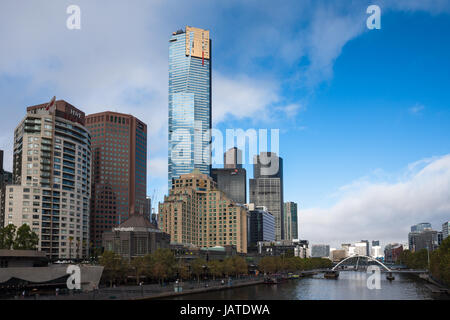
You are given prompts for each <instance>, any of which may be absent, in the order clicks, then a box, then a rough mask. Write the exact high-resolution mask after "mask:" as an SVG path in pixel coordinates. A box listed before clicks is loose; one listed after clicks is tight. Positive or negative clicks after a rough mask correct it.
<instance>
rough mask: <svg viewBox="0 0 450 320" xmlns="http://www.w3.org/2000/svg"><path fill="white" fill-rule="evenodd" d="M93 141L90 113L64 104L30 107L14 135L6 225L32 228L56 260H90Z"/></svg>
mask: <svg viewBox="0 0 450 320" xmlns="http://www.w3.org/2000/svg"><path fill="white" fill-rule="evenodd" d="M90 188H91V137H90V134H89V132H88V130H87V129H86V127H85V114H84V112H82V111H81V110H79V109H77V108H76V107H74V106H73V105H71V104H69V103H68V102H66V101H64V100H59V101H54V100H52V102H51V103H49V104H41V105H36V106H32V107H28V108H27V114H26V116H25V118H24V119H23V120H22V121H21V122H20V124H19V125H18V126H17V128H16V129H15V131H14V163H13V184H12V185H7V186H6V188H5V221H4V224H5V225H8V224H14V225H15V226H16V227H20V226H21V225H23V224H28V225H29V226H30V228H31V229H32V230H33V231H34V232H35V233H37V234H38V236H39V244H38V250H40V251H43V252H45V254H46V255H47V256H48V257H49V258H50V259H52V260H56V259H65V258H69V259H76V258H84V257H87V256H88V245H89V201H90V196H91V190H90Z"/></svg>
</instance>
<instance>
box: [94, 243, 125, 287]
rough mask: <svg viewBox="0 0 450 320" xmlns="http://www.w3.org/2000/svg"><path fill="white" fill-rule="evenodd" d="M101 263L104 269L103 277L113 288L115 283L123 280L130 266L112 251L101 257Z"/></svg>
mask: <svg viewBox="0 0 450 320" xmlns="http://www.w3.org/2000/svg"><path fill="white" fill-rule="evenodd" d="M99 262H100V265H102V266H103V267H104V270H103V277H105V279H106V280H107V281H109V283H110V286H111V287H112V285H113V282H117V281H119V280H121V279H123V278H124V276H125V274H126V273H127V271H128V264H127V263H126V262H125V260H123V259H122V257H121V256H120V255H118V254H116V253H114V252H112V251H105V252H104V253H103V255H102V256H101V257H100V259H99Z"/></svg>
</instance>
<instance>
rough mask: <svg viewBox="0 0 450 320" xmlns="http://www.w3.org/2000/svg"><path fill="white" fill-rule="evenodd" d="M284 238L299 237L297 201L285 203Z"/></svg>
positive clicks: (292, 238)
mask: <svg viewBox="0 0 450 320" xmlns="http://www.w3.org/2000/svg"><path fill="white" fill-rule="evenodd" d="M284 239H285V240H294V239H298V221H297V204H296V203H295V202H286V203H285V204H284Z"/></svg>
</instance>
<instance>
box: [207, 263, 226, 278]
mask: <svg viewBox="0 0 450 320" xmlns="http://www.w3.org/2000/svg"><path fill="white" fill-rule="evenodd" d="M208 269H209V272H210V273H211V275H212V276H213V279H214V280H216V278H220V277H222V275H223V265H222V263H221V262H220V261H219V260H212V261H210V262H208Z"/></svg>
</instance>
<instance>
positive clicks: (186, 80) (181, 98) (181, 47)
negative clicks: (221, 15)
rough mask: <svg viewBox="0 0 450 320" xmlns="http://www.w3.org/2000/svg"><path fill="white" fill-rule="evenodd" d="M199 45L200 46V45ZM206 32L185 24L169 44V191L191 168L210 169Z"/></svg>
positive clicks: (208, 66) (209, 108) (209, 92)
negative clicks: (183, 28)
mask: <svg viewBox="0 0 450 320" xmlns="http://www.w3.org/2000/svg"><path fill="white" fill-rule="evenodd" d="M199 46H201V48H199ZM210 57H211V56H210V40H209V31H205V30H202V29H197V28H191V27H186V30H184V31H183V30H180V31H177V32H175V33H174V34H173V35H172V37H171V39H170V44H169V157H168V160H169V163H168V165H169V190H170V189H171V188H172V181H173V179H177V178H178V177H180V175H182V174H188V173H191V172H192V171H193V170H194V169H199V170H200V172H202V173H204V174H208V175H210V171H211V146H210V141H211V132H210V130H211V59H210Z"/></svg>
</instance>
